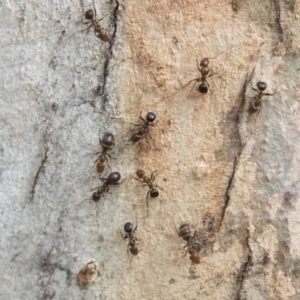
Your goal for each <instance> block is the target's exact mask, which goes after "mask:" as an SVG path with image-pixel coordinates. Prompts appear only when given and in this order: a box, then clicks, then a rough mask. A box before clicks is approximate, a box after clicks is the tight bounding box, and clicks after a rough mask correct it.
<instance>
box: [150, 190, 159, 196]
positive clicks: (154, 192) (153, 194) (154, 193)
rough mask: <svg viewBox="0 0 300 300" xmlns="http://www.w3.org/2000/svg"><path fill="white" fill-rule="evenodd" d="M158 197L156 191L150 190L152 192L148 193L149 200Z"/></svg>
mask: <svg viewBox="0 0 300 300" xmlns="http://www.w3.org/2000/svg"><path fill="white" fill-rule="evenodd" d="M158 196H159V192H158V190H157V189H152V190H151V191H150V197H151V198H156V197H158Z"/></svg>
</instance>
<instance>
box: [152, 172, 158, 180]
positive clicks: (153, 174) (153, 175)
mask: <svg viewBox="0 0 300 300" xmlns="http://www.w3.org/2000/svg"><path fill="white" fill-rule="evenodd" d="M155 173H157V174H155ZM157 175H158V171H157V170H155V171H153V172H152V173H151V181H152V182H153V181H154V180H155V177H156V176H157Z"/></svg>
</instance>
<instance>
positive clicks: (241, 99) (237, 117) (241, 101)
mask: <svg viewBox="0 0 300 300" xmlns="http://www.w3.org/2000/svg"><path fill="white" fill-rule="evenodd" d="M261 46H262V45H261ZM261 46H260V48H261ZM260 48H259V50H258V52H257V54H258V53H259V51H260ZM257 54H256V55H257ZM254 71H255V67H254V68H253V69H252V71H251V73H250V74H249V73H247V75H246V76H245V80H244V84H243V86H242V89H241V91H240V93H239V96H238V101H237V105H235V106H234V108H233V110H232V111H231V114H232V115H233V117H232V119H233V121H234V124H235V126H234V128H233V129H232V130H234V132H233V133H232V134H233V135H234V137H235V140H236V142H235V145H234V147H235V148H236V150H237V152H236V155H235V158H234V162H233V167H232V172H231V175H230V177H229V180H228V184H227V187H226V190H225V194H224V205H223V208H222V212H221V219H220V223H219V227H218V230H220V228H221V226H222V223H223V220H224V217H225V214H226V209H227V207H228V205H229V201H230V192H231V189H232V185H233V182H234V178H235V174H236V171H237V167H238V164H239V160H240V157H241V154H242V152H243V148H244V147H245V141H243V139H242V136H241V133H240V130H239V127H240V125H241V116H242V114H243V111H244V106H245V103H246V90H247V86H248V84H249V83H250V82H251V80H252V78H253V74H254Z"/></svg>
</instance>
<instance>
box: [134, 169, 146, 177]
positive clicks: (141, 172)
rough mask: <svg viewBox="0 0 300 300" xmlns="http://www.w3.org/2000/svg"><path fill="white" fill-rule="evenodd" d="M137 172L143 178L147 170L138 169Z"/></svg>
mask: <svg viewBox="0 0 300 300" xmlns="http://www.w3.org/2000/svg"><path fill="white" fill-rule="evenodd" d="M135 174H136V176H137V177H138V178H143V176H144V175H145V171H144V170H137V171H136V173H135Z"/></svg>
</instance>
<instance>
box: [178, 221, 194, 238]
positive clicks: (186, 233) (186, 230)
mask: <svg viewBox="0 0 300 300" xmlns="http://www.w3.org/2000/svg"><path fill="white" fill-rule="evenodd" d="M179 236H180V237H181V238H183V239H184V240H185V241H188V240H189V239H190V237H191V231H190V226H189V225H188V224H182V225H180V227H179Z"/></svg>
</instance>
